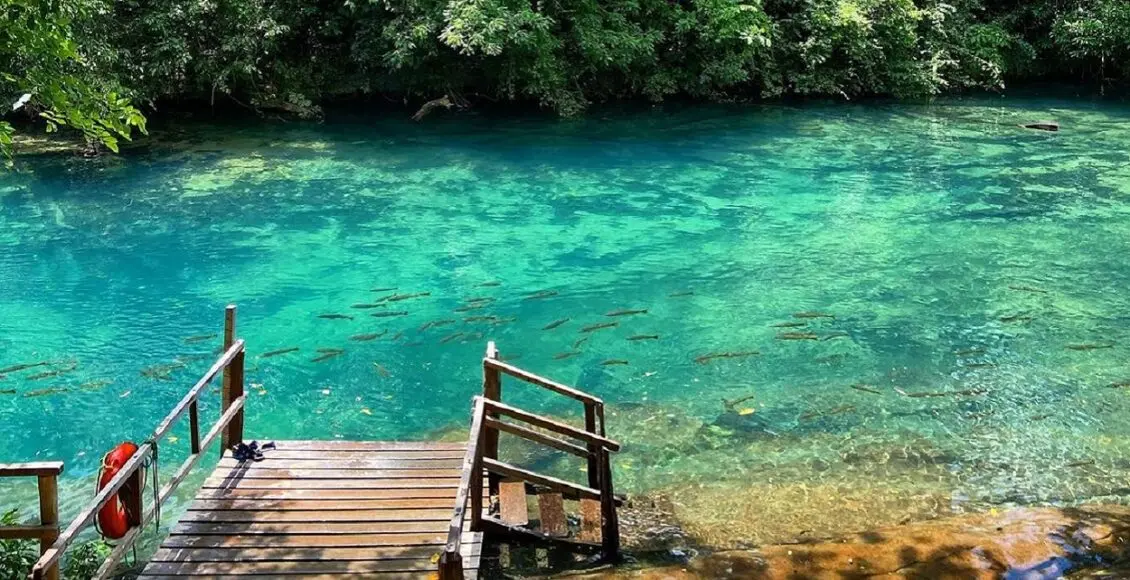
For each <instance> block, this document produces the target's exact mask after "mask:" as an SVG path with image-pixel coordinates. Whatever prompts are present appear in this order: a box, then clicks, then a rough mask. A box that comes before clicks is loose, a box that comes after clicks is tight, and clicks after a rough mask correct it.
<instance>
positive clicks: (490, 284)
mask: <svg viewBox="0 0 1130 580" xmlns="http://www.w3.org/2000/svg"><path fill="white" fill-rule="evenodd" d="M479 286H481V287H483V288H493V287H495V286H502V282H499V281H498V280H494V281H492V282H483V283H482V284H479Z"/></svg>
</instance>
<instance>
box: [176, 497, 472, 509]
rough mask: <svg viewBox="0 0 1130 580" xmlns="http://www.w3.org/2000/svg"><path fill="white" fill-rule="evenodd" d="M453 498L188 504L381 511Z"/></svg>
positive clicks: (436, 505) (447, 504)
mask: <svg viewBox="0 0 1130 580" xmlns="http://www.w3.org/2000/svg"><path fill="white" fill-rule="evenodd" d="M454 505H455V498H453V497H440V498H418V499H345V500H308V499H307V500H292V499H282V500H265V499H234V500H233V499H198V500H196V501H193V502H192V504H191V505H189V506H188V509H189V510H190V511H213V510H228V511H230V510H247V511H296V510H325V511H348V510H382V509H420V508H432V509H451V508H452V507H453V506H454Z"/></svg>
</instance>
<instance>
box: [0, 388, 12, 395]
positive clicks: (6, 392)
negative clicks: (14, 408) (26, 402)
mask: <svg viewBox="0 0 1130 580" xmlns="http://www.w3.org/2000/svg"><path fill="white" fill-rule="evenodd" d="M14 394H16V390H15V389H0V395H14Z"/></svg>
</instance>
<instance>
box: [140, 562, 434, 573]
mask: <svg viewBox="0 0 1130 580" xmlns="http://www.w3.org/2000/svg"><path fill="white" fill-rule="evenodd" d="M435 568H436V565H435V564H433V563H432V561H431V559H422V560H374V561H370V562H351V561H340V562H339V561H324V562H323V561H313V562H310V561H302V562H254V563H250V562H240V563H231V562H153V563H151V564H149V565H148V566H146V567H145V571H144V573H145V574H160V575H173V576H191V575H200V574H224V575H229V576H231V575H237V576H238V575H256V576H264V575H271V576H290V575H294V574H351V575H356V574H372V573H377V572H417V574H418V573H419V572H422V571H431V570H435Z"/></svg>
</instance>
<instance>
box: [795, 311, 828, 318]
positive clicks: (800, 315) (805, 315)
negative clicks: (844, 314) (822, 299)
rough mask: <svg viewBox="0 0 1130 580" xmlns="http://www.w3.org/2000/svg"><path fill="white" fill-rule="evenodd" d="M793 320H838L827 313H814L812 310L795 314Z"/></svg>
mask: <svg viewBox="0 0 1130 580" xmlns="http://www.w3.org/2000/svg"><path fill="white" fill-rule="evenodd" d="M793 318H831V319H832V320H835V319H836V317H835V316H834V315H832V314H828V313H827V312H815V311H812V310H806V311H804V312H794V313H793Z"/></svg>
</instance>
